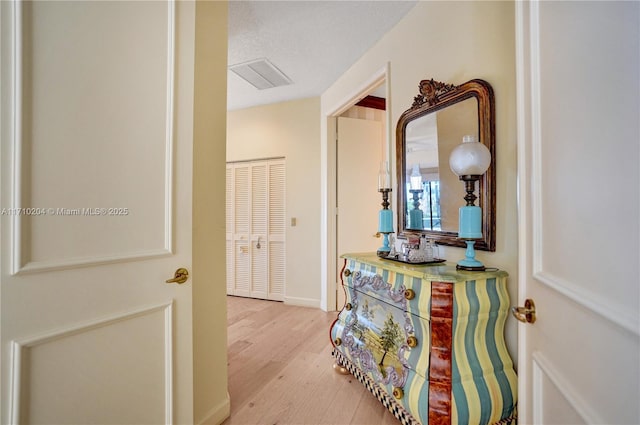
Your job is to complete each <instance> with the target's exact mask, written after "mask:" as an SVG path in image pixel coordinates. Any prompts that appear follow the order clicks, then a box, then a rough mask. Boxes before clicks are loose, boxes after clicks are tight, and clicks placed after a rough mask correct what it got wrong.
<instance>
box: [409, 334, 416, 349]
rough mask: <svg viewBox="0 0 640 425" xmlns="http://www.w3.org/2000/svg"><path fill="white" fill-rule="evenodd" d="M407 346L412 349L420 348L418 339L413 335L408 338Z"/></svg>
mask: <svg viewBox="0 0 640 425" xmlns="http://www.w3.org/2000/svg"><path fill="white" fill-rule="evenodd" d="M407 345H408V346H409V347H411V348H416V347H417V346H418V338H416V337H415V336H413V335H411V336H410V337H409V338H407Z"/></svg>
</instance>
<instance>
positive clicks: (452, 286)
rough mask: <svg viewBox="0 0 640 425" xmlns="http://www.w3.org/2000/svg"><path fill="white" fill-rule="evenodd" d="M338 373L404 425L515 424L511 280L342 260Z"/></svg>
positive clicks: (335, 337)
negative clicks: (508, 330)
mask: <svg viewBox="0 0 640 425" xmlns="http://www.w3.org/2000/svg"><path fill="white" fill-rule="evenodd" d="M343 258H344V259H345V265H344V268H343V270H342V285H343V288H344V290H345V293H346V301H345V306H344V307H343V309H342V310H341V311H340V314H339V315H338V318H337V319H336V321H335V322H334V323H333V324H332V326H331V330H330V333H331V340H332V343H333V344H334V350H333V354H334V356H335V358H336V363H337V364H338V365H340V366H342V367H344V368H346V369H347V370H348V371H349V372H351V373H352V374H353V375H354V376H355V377H356V378H358V380H359V381H360V382H361V383H362V384H363V385H365V386H366V387H367V388H368V389H369V390H370V391H371V392H372V393H373V394H374V395H375V396H376V397H377V398H378V399H379V400H380V401H381V402H382V403H383V404H384V405H385V406H386V407H387V408H388V409H389V410H390V411H391V412H392V413H393V414H394V415H395V416H396V417H397V418H398V419H399V420H400V421H401V422H402V423H404V424H423V425H427V424H430V425H435V424H465V425H466V424H496V423H500V424H509V423H515V415H516V391H517V377H516V373H515V371H514V369H513V362H512V360H511V358H510V356H509V353H508V352H507V348H506V344H505V341H504V324H505V321H506V319H507V314H508V308H509V295H508V293H507V288H506V278H507V273H505V272H503V271H495V272H460V271H456V269H455V266H446V265H425V266H418V265H407V264H403V263H398V262H394V261H390V260H382V259H379V258H378V257H377V256H376V255H375V254H374V253H371V254H348V255H344V256H343Z"/></svg>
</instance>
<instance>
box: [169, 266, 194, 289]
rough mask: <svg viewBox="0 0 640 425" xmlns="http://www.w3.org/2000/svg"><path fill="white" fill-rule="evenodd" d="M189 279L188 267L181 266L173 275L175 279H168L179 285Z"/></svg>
mask: <svg viewBox="0 0 640 425" xmlns="http://www.w3.org/2000/svg"><path fill="white" fill-rule="evenodd" d="M187 279H189V272H188V271H187V269H185V268H182V267H180V268H179V269H178V270H176V273H175V274H174V275H173V279H168V280H167V281H166V282H167V283H177V284H179V285H181V284H183V283H185V282H186V281H187Z"/></svg>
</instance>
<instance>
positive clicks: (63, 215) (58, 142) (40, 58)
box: [0, 2, 193, 424]
mask: <svg viewBox="0 0 640 425" xmlns="http://www.w3.org/2000/svg"><path fill="white" fill-rule="evenodd" d="M0 7H1V10H0V13H1V19H2V21H1V28H2V30H1V31H2V34H1V35H2V37H1V40H2V50H1V59H2V68H1V70H2V71H1V72H2V86H1V91H2V100H1V102H2V103H1V115H0V116H1V120H2V121H1V129H2V130H1V131H2V133H1V136H2V151H1V161H2V162H1V168H2V175H1V177H2V180H1V189H2V191H1V195H0V203H1V205H0V209H1V211H2V217H1V220H2V221H1V227H0V232H1V234H2V254H1V257H2V258H1V260H2V262H1V287H0V290H1V300H2V301H1V303H2V304H1V313H2V337H1V338H2V352H1V353H2V354H1V363H2V369H1V373H2V387H1V393H2V397H1V398H2V405H1V412H2V413H1V414H2V422H3V423H21V424H22V423H24V424H26V423H78V424H93V423H108V424H133V423H138V424H140V423H153V424H160V423H167V424H168V423H173V422H174V421H175V422H178V423H193V390H192V388H193V380H192V378H193V373H192V368H193V365H192V357H193V356H192V336H191V335H192V321H191V283H190V281H187V282H186V283H184V284H182V285H178V284H176V283H173V284H168V283H165V280H167V279H169V278H172V277H174V271H175V270H176V269H178V268H180V267H184V268H186V269H188V270H189V271H191V228H192V225H191V204H192V202H191V178H192V172H191V170H192V146H191V142H192V125H193V115H192V109H191V107H190V106H189V105H193V80H189V75H191V76H193V57H191V59H190V60H189V58H188V56H189V52H191V55H193V50H192V49H189V46H191V47H193V34H192V33H191V34H189V28H180V29H178V28H177V27H176V25H175V20H176V11H175V10H174V8H175V7H176V6H175V4H174V3H173V2H2V4H1V5H0ZM178 9H180V10H179V11H180V12H182V13H185V10H187V9H189V10H191V11H193V8H192V6H189V5H187V6H185V9H182V6H178ZM177 48H181V49H180V52H181V55H183V56H181V58H182V59H181V60H179V61H174V58H176V57H177V55H176V54H175V52H177V51H178V49H177ZM174 75H177V76H179V78H178V79H177V80H174ZM189 83H191V85H190V84H189ZM176 89H177V90H176ZM174 124H175V125H174ZM174 199H175V200H176V201H174ZM177 200H179V201H180V202H177Z"/></svg>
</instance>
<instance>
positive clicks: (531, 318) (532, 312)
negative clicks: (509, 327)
mask: <svg viewBox="0 0 640 425" xmlns="http://www.w3.org/2000/svg"><path fill="white" fill-rule="evenodd" d="M511 314H513V317H515V318H516V319H518V320H519V321H521V322H522V323H535V321H536V305H535V303H534V302H533V300H532V299H529V298H527V299H526V300H524V307H513V308H511Z"/></svg>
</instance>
